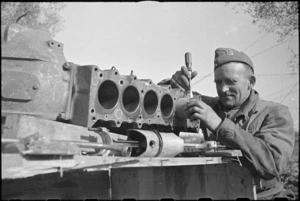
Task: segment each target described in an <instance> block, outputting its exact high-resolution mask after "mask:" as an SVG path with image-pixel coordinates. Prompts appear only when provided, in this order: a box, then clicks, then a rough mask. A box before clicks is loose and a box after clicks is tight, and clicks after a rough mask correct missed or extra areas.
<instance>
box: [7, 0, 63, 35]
mask: <svg viewBox="0 0 300 201" xmlns="http://www.w3.org/2000/svg"><path fill="white" fill-rule="evenodd" d="M65 6H66V5H65V4H64V3H57V2H54V3H49V2H1V25H6V24H11V23H19V24H22V25H26V26H28V27H31V28H36V29H42V30H48V31H50V33H51V34H52V36H54V35H55V34H56V33H57V32H59V31H61V30H62V29H63V22H64V21H63V19H62V17H61V16H60V11H61V10H62V9H64V8H65Z"/></svg>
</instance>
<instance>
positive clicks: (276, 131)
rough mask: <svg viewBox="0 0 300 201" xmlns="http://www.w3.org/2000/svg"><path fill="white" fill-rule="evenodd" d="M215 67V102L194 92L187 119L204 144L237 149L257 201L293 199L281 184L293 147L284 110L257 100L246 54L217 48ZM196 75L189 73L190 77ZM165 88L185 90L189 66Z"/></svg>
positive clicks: (292, 137) (252, 75)
mask: <svg viewBox="0 0 300 201" xmlns="http://www.w3.org/2000/svg"><path fill="white" fill-rule="evenodd" d="M214 64H215V66H214V74H215V84H216V89H217V93H218V97H216V98H212V97H207V96H199V94H198V95H197V93H195V92H194V95H195V97H198V98H192V99H190V101H189V102H188V103H187V108H186V112H187V115H188V117H189V118H190V119H191V120H197V119H199V120H200V122H201V128H202V130H203V132H204V134H205V136H206V137H207V138H208V139H210V140H216V141H219V142H220V143H222V144H224V145H226V147H227V148H232V149H239V150H241V152H242V153H243V157H242V158H241V162H242V164H243V165H244V166H245V167H247V168H248V169H249V170H250V171H251V172H252V173H253V175H254V178H256V179H255V180H256V181H257V184H258V185H257V198H258V199H273V198H275V197H288V198H293V197H289V195H288V194H289V193H290V192H288V191H286V190H284V189H283V184H282V182H281V181H280V174H281V173H282V172H283V170H284V169H285V168H286V167H287V164H288V161H289V159H290V157H291V154H292V152H293V148H294V138H295V136H294V126H293V120H292V117H291V114H290V112H289V110H288V108H287V107H286V106H284V105H281V104H279V103H273V102H271V101H265V100H262V99H260V98H259V94H258V93H257V91H255V90H254V89H253V87H254V85H255V82H256V78H255V76H254V66H253V63H252V61H251V59H250V58H249V57H248V56H247V55H246V54H245V53H243V52H239V51H237V50H234V49H231V48H218V49H217V50H216V51H215V61H214ZM196 75H197V72H196V71H195V72H193V73H192V78H193V77H195V76H196ZM160 84H162V83H160ZM165 84H166V82H165ZM169 84H171V86H172V87H182V88H184V89H185V90H187V91H188V90H189V82H188V69H187V67H185V66H183V67H182V68H181V70H180V71H177V72H176V73H175V74H174V75H173V76H172V79H171V80H170V82H169ZM199 97H200V98H199Z"/></svg>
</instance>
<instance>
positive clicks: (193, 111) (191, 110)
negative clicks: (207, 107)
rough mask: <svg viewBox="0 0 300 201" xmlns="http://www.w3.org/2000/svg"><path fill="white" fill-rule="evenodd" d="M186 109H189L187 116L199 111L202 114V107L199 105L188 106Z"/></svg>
mask: <svg viewBox="0 0 300 201" xmlns="http://www.w3.org/2000/svg"><path fill="white" fill-rule="evenodd" d="M186 111H187V116H191V115H193V114H195V113H199V114H200V113H201V112H202V109H201V108H199V107H197V106H193V107H188V108H187V109H186Z"/></svg>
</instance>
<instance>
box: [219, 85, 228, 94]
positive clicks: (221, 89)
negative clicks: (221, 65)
mask: <svg viewBox="0 0 300 201" xmlns="http://www.w3.org/2000/svg"><path fill="white" fill-rule="evenodd" d="M228 90H229V87H228V86H227V85H226V84H224V83H223V84H221V85H220V86H219V91H220V92H222V93H225V92H227V91H228Z"/></svg>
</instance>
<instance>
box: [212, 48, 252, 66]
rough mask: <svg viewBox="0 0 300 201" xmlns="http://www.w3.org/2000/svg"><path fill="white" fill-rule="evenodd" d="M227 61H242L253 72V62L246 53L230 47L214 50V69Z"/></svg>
mask: <svg viewBox="0 0 300 201" xmlns="http://www.w3.org/2000/svg"><path fill="white" fill-rule="evenodd" d="M229 62H242V63H245V64H248V65H249V66H250V67H251V69H252V71H253V72H254V68H253V63H252V61H251V59H250V57H249V56H248V55H246V54H245V53H244V52H239V51H237V50H235V49H232V48H218V49H216V51H215V62H214V63H215V68H214V69H215V70H216V68H218V67H219V66H221V65H223V64H226V63H229Z"/></svg>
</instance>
